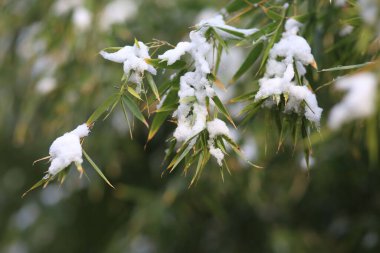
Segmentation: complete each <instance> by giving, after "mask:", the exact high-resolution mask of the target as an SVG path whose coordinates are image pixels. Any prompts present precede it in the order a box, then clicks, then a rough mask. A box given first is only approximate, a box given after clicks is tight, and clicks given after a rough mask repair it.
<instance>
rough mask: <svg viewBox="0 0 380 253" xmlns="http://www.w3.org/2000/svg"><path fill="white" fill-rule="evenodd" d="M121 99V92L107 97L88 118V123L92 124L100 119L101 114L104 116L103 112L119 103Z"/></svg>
mask: <svg viewBox="0 0 380 253" xmlns="http://www.w3.org/2000/svg"><path fill="white" fill-rule="evenodd" d="M119 99H120V95H119V94H114V95H112V96H110V97H109V98H107V99H106V100H105V101H104V102H103V104H102V105H101V106H99V107H98V108H97V109H96V110H95V111H94V112H93V113H92V114H91V116H90V117H89V118H88V120H87V125H91V124H92V123H94V122H95V121H97V120H98V119H99V117H100V116H102V114H103V113H105V112H106V111H107V110H108V109H109V108H110V107H112V106H113V105H114V104H115V103H117V102H118V101H119Z"/></svg>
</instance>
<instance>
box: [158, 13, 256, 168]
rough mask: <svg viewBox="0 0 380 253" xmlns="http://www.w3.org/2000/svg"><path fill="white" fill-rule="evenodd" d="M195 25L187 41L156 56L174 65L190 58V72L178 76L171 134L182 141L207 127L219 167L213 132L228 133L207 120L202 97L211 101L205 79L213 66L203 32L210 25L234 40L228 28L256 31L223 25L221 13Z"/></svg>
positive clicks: (218, 123)
mask: <svg viewBox="0 0 380 253" xmlns="http://www.w3.org/2000/svg"><path fill="white" fill-rule="evenodd" d="M196 28H197V30H195V31H191V32H190V35H189V37H190V41H186V42H179V43H178V44H177V45H176V47H175V48H174V49H170V50H168V51H166V52H165V53H164V54H162V55H159V56H158V58H159V59H161V60H164V61H167V64H168V65H172V64H174V63H175V62H176V61H178V60H179V59H180V58H181V57H182V56H183V55H185V54H188V55H190V56H191V58H192V59H193V61H194V71H189V72H187V73H185V74H184V75H183V76H181V78H180V90H179V92H178V96H179V106H178V108H177V110H176V111H175V112H174V114H173V117H175V118H177V128H176V130H175V131H174V137H175V138H176V139H177V141H179V142H185V141H188V140H189V139H191V138H193V137H194V136H196V135H198V134H199V133H200V132H202V131H203V130H207V131H208V133H209V140H208V146H209V151H210V153H211V155H212V156H214V157H215V158H216V160H217V162H218V164H219V165H220V166H221V165H222V160H223V158H224V154H223V152H222V151H221V150H220V149H219V148H216V147H215V138H216V136H217V135H227V136H228V128H227V126H226V124H225V123H224V122H223V121H221V120H219V119H214V120H212V121H209V113H208V111H207V106H206V100H207V99H206V98H209V101H212V97H214V96H215V90H214V88H213V81H212V80H210V79H209V78H208V75H209V74H211V70H212V67H213V66H212V50H213V45H212V44H210V42H209V41H208V40H207V38H206V32H207V31H208V30H209V29H210V28H213V29H214V31H216V32H217V33H218V35H219V36H221V37H222V38H223V39H234V38H236V36H235V35H233V34H230V33H228V32H227V31H228V30H229V31H233V32H235V34H236V33H240V34H242V35H243V36H248V35H250V34H252V33H254V32H255V31H257V29H238V28H235V27H232V26H229V25H226V24H225V22H224V21H223V17H222V16H221V15H218V16H216V17H214V18H211V19H207V20H203V21H201V22H200V23H199V24H198V25H196ZM195 138H197V137H195ZM195 143H196V139H195V140H192V141H191V143H190V144H189V145H194V144H195Z"/></svg>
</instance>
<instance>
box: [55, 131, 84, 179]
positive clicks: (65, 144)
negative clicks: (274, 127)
mask: <svg viewBox="0 0 380 253" xmlns="http://www.w3.org/2000/svg"><path fill="white" fill-rule="evenodd" d="M89 133H90V129H89V128H88V126H87V124H82V125H79V126H78V127H77V128H75V129H74V130H73V131H71V132H68V133H65V134H64V135H62V136H61V137H58V138H57V139H56V140H55V141H54V142H53V143H52V144H51V146H50V149H49V154H50V156H51V164H50V167H49V170H48V173H49V174H50V175H52V176H54V175H56V174H57V173H59V172H60V171H62V170H63V169H64V168H66V167H67V166H69V165H70V164H71V163H72V162H74V163H76V164H82V162H83V159H82V146H81V144H80V138H83V137H86V136H87V135H88V134H89Z"/></svg>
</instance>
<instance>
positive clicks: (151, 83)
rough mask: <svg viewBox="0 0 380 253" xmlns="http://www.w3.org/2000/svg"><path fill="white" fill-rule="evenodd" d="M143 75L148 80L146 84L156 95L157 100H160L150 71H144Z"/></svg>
mask: <svg viewBox="0 0 380 253" xmlns="http://www.w3.org/2000/svg"><path fill="white" fill-rule="evenodd" d="M145 76H146V79H147V80H148V84H149V86H150V88H151V89H152V91H153V94H154V96H156V98H157V100H158V101H160V94H159V93H158V89H157V86H156V83H155V82H154V80H153V77H152V75H151V74H150V73H146V74H145Z"/></svg>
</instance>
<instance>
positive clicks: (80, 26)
mask: <svg viewBox="0 0 380 253" xmlns="http://www.w3.org/2000/svg"><path fill="white" fill-rule="evenodd" d="M91 21H92V14H91V12H90V11H89V10H88V9H87V8H85V7H83V6H79V7H77V8H75V10H74V13H73V24H74V26H75V28H76V29H77V30H78V31H85V30H87V29H88V28H90V25H91Z"/></svg>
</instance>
